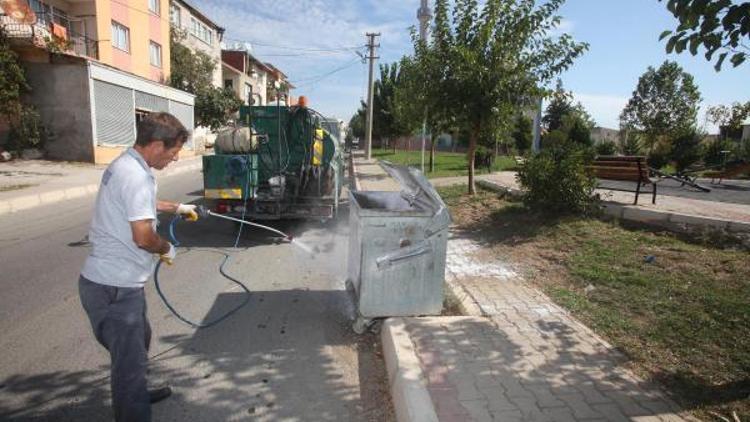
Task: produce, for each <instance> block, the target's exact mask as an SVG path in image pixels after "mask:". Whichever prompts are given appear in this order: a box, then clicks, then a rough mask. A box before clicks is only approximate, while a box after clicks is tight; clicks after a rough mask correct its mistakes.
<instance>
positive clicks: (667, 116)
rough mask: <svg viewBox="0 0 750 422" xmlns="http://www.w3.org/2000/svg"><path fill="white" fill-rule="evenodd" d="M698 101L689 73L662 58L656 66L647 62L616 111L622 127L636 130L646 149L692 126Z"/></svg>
mask: <svg viewBox="0 0 750 422" xmlns="http://www.w3.org/2000/svg"><path fill="white" fill-rule="evenodd" d="M700 101H701V95H700V92H698V87H697V86H696V85H695V83H694V82H693V77H692V76H691V75H690V74H689V73H687V72H685V71H683V70H682V68H681V67H680V66H679V65H678V64H677V63H676V62H671V61H669V60H667V61H665V62H664V63H663V64H662V65H661V66H660V67H659V69H654V68H653V67H651V66H649V67H648V70H647V71H646V73H644V74H643V75H642V76H641V77H640V78H639V79H638V86H637V87H636V89H635V91H633V96H632V97H631V98H630V100H629V101H628V103H627V105H626V106H625V109H624V110H623V111H622V113H621V114H620V127H621V129H622V130H626V131H633V132H636V133H638V134H639V136H640V138H641V144H642V146H644V147H645V148H646V149H647V150H648V152H649V153H651V152H652V151H653V150H654V148H655V146H656V145H657V144H659V143H665V142H667V143H668V142H669V140H670V139H671V137H672V136H676V135H679V134H682V133H685V132H689V131H691V130H693V129H694V128H695V126H696V117H697V115H698V104H699V103H700Z"/></svg>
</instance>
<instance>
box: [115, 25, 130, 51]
mask: <svg viewBox="0 0 750 422" xmlns="http://www.w3.org/2000/svg"><path fill="white" fill-rule="evenodd" d="M112 47H115V48H117V49H120V50H122V51H125V52H127V53H129V52H130V30H129V29H128V27H127V26H124V25H121V24H119V23H117V22H115V21H112Z"/></svg>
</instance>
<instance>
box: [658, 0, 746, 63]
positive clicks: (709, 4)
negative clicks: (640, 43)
mask: <svg viewBox="0 0 750 422" xmlns="http://www.w3.org/2000/svg"><path fill="white" fill-rule="evenodd" d="M659 1H662V0H659ZM667 9H668V10H669V11H670V12H672V14H673V15H674V17H675V18H677V19H678V21H679V22H680V23H679V25H678V26H677V28H676V29H675V30H674V31H672V30H666V31H664V32H662V33H661V36H660V37H659V40H663V39H665V38H667V37H669V39H668V40H667V45H666V50H667V53H671V52H672V51H674V52H676V53H678V54H679V53H682V52H683V51H684V50H686V49H687V50H688V51H690V54H692V55H693V56H695V55H696V54H698V49H699V48H700V47H701V46H702V47H703V48H704V49H705V50H706V54H705V57H706V60H708V61H709V62H710V61H712V60H713V58H714V54H715V53H717V52H720V53H719V55H718V57H717V58H716V64H715V65H714V68H715V69H716V71H717V72H718V71H720V70H721V66H722V64H723V63H724V60H725V59H726V58H727V57H729V55H730V54H731V57H730V59H729V61H730V62H731V63H732V66H734V67H737V66H739V65H740V64H742V63H743V62H744V61H745V59H746V58H747V54H748V52H750V47H748V45H749V44H747V42H748V41H750V2H742V3H740V2H737V1H732V0H668V1H667Z"/></svg>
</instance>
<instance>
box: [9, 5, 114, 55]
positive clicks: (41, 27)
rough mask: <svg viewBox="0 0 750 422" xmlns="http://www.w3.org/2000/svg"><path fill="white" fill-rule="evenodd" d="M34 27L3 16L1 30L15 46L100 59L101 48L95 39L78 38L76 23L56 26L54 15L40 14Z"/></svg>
mask: <svg viewBox="0 0 750 422" xmlns="http://www.w3.org/2000/svg"><path fill="white" fill-rule="evenodd" d="M36 15H37V19H36V22H35V23H33V24H26V23H19V22H17V21H15V20H14V19H12V18H11V17H10V16H7V15H6V14H4V13H0V26H2V28H3V29H4V30H5V34H6V36H7V37H8V38H9V40H10V42H11V44H12V45H15V46H18V47H21V48H23V47H27V48H28V47H34V48H40V49H44V50H47V51H50V52H60V53H67V54H75V55H78V56H82V57H90V58H93V59H98V58H99V52H98V44H97V41H96V40H95V39H92V38H89V37H87V36H86V35H83V34H79V33H78V32H76V31H75V30H74V29H73V26H74V25H73V22H71V21H68V22H67V26H64V25H60V24H57V23H54V22H55V20H54V19H53V16H52V14H51V13H37V14H36Z"/></svg>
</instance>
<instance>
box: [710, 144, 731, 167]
mask: <svg viewBox="0 0 750 422" xmlns="http://www.w3.org/2000/svg"><path fill="white" fill-rule="evenodd" d="M731 150H732V143H731V142H730V141H725V140H722V139H715V140H713V141H711V142H710V143H709V144H708V145H707V146H706V148H705V150H704V152H703V161H704V162H705V163H706V166H708V167H717V166H721V165H722V164H724V162H725V160H729V159H730V157H729V156H728V154H727V153H722V151H731Z"/></svg>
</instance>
